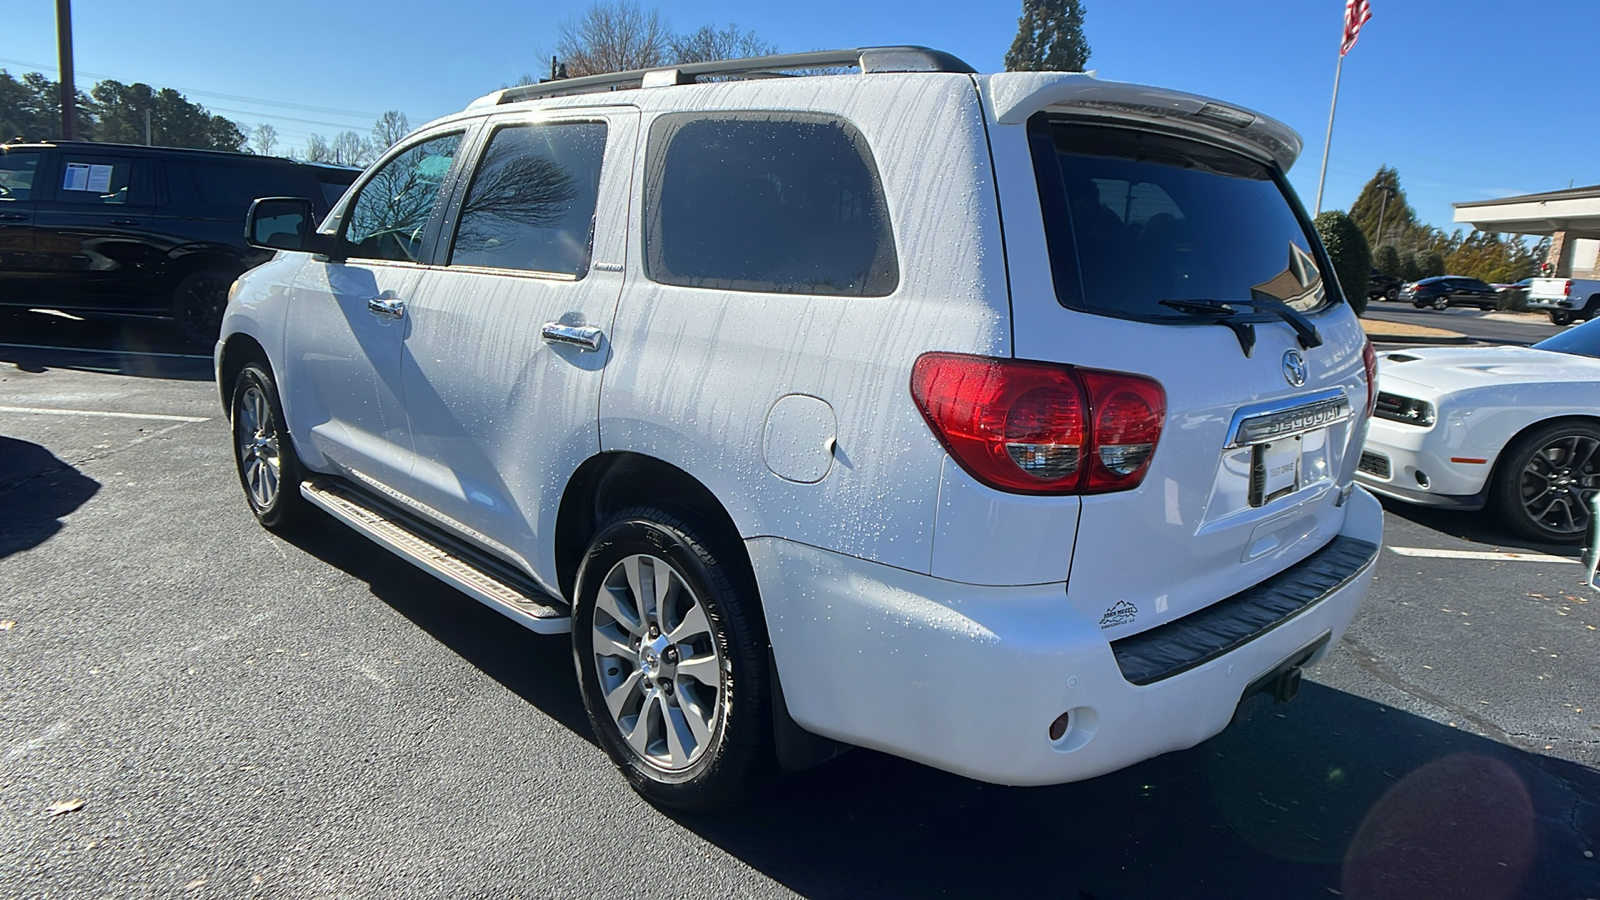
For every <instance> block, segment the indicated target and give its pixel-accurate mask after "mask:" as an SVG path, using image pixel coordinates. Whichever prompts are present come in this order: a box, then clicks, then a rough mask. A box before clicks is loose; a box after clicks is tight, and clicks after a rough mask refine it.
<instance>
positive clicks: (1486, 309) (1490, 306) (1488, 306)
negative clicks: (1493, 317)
mask: <svg viewBox="0 0 1600 900" xmlns="http://www.w3.org/2000/svg"><path fill="white" fill-rule="evenodd" d="M1478 308H1479V309H1481V310H1483V311H1484V312H1494V311H1495V309H1496V308H1497V307H1496V306H1495V305H1494V304H1493V303H1479V304H1478Z"/></svg>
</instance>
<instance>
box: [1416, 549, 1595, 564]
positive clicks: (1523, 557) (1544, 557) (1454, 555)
mask: <svg viewBox="0 0 1600 900" xmlns="http://www.w3.org/2000/svg"><path fill="white" fill-rule="evenodd" d="M1389 549H1390V550H1393V551H1394V552H1396V553H1398V554H1400V555H1401V556H1421V557H1426V558H1430V559H1487V560H1493V561H1494V562H1542V563H1572V564H1573V565H1578V561H1577V560H1575V559H1568V558H1567V557H1565V556H1551V555H1549V554H1548V553H1512V552H1490V551H1488V550H1430V549H1428V548H1427V547H1390V548H1389Z"/></svg>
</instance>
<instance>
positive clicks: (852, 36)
mask: <svg viewBox="0 0 1600 900" xmlns="http://www.w3.org/2000/svg"><path fill="white" fill-rule="evenodd" d="M640 3H641V5H642V6H644V7H646V8H650V7H652V6H654V7H655V8H657V9H659V10H660V11H661V12H662V13H663V15H665V16H666V17H667V19H668V20H669V21H670V23H671V25H672V26H673V28H674V29H675V30H677V31H692V30H694V29H696V28H698V27H699V26H701V25H705V24H714V25H717V26H719V27H721V26H726V25H728V24H730V23H732V24H737V25H739V26H740V27H741V28H745V29H748V30H752V31H754V32H756V33H757V34H758V35H759V36H761V37H762V38H763V39H765V40H767V41H769V42H771V43H773V44H776V45H777V46H778V47H779V48H780V49H781V50H783V51H787V52H799V51H804V50H816V49H827V48H835V47H858V46H870V45H885V44H921V45H925V46H929V47H935V48H938V49H941V50H946V51H949V52H951V53H953V54H955V55H956V56H959V57H961V58H962V59H965V60H966V61H967V62H968V63H970V64H971V65H972V66H973V67H974V68H976V69H978V70H979V71H980V72H996V71H1000V70H1001V69H1003V68H1004V66H1003V59H1004V56H1005V52H1006V49H1007V48H1008V47H1009V46H1010V44H1011V41H1012V38H1013V37H1015V35H1016V28H1017V16H1018V14H1019V13H1020V12H1021V0H1003V2H1002V0H965V2H955V0H806V2H802V3H784V4H768V3H749V2H744V3H738V2H732V0H694V2H685V0H658V2H655V3H652V2H650V0H640ZM1082 3H1083V6H1084V9H1085V11H1086V19H1087V21H1086V25H1085V33H1086V35H1087V37H1088V40H1089V46H1090V50H1091V54H1090V58H1089V68H1090V69H1093V70H1095V71H1096V72H1097V73H1098V76H1099V77H1100V78H1103V79H1106V80H1113V81H1131V82H1138V83H1143V84H1152V85H1159V86H1162V87H1169V88H1175V89H1178V90H1183V91H1189V92H1191V93H1197V94H1203V95H1207V96H1211V97H1215V98H1217V99H1220V100H1224V101H1227V102H1229V103H1231V104H1234V105H1238V106H1244V107H1247V108H1250V109H1254V110H1256V111H1258V112H1262V113H1265V114H1267V115H1269V116H1272V117H1274V118H1277V119H1280V120H1282V121H1284V122H1286V123H1288V124H1289V126H1290V127H1292V128H1294V129H1295V130H1296V131H1298V132H1299V133H1300V135H1301V137H1302V138H1304V140H1305V144H1306V148H1305V152H1304V153H1303V154H1302V156H1301V158H1300V161H1299V162H1298V163H1297V164H1296V165H1295V167H1294V169H1293V170H1291V172H1290V181H1291V182H1292V183H1293V185H1294V187H1295V189H1296V190H1297V191H1298V192H1299V194H1300V196H1301V198H1302V200H1303V201H1304V202H1305V205H1306V207H1307V208H1308V209H1309V208H1311V207H1312V205H1313V204H1314V203H1315V198H1316V194H1317V175H1318V169H1319V166H1320V163H1321V160H1322V147H1323V140H1324V137H1325V136H1326V135H1327V123H1328V106H1329V100H1330V97H1331V94H1332V90H1333V82H1334V65H1335V63H1336V62H1337V59H1338V45H1339V37H1340V28H1341V23H1342V16H1343V11H1344V0H1229V2H1225V3H1205V2H1196V0H1082ZM1371 4H1372V20H1371V21H1370V22H1368V23H1367V25H1366V27H1365V28H1364V29H1363V30H1362V32H1361V38H1360V41H1359V42H1358V43H1357V45H1356V47H1355V49H1354V50H1352V51H1351V52H1350V55H1349V56H1347V57H1346V58H1345V65H1344V74H1343V81H1342V84H1341V86H1340V89H1339V106H1338V116H1337V119H1336V121H1335V124H1334V129H1333V143H1332V151H1331V153H1330V155H1329V160H1328V175H1327V185H1326V188H1325V191H1324V197H1323V204H1322V206H1323V208H1324V209H1348V208H1349V206H1350V204H1351V203H1352V202H1353V201H1354V200H1355V197H1356V194H1357V193H1358V192H1359V191H1360V189H1361V186H1362V184H1364V183H1365V182H1366V181H1367V180H1368V179H1369V178H1371V177H1372V175H1373V173H1374V172H1375V171H1376V170H1377V168H1378V167H1379V166H1380V165H1389V166H1393V167H1395V168H1396V169H1398V170H1399V172H1400V178H1401V185H1402V187H1404V188H1405V190H1406V193H1407V195H1408V197H1409V199H1410V201H1411V204H1412V206H1413V207H1415V208H1416V210H1417V212H1418V214H1419V216H1420V218H1421V219H1422V220H1423V221H1424V222H1426V223H1428V224H1432V225H1436V226H1440V227H1443V228H1445V229H1446V230H1452V229H1453V228H1455V227H1457V226H1455V225H1454V224H1452V221H1451V220H1452V211H1451V207H1450V204H1451V203H1453V202H1464V201H1470V200H1484V199H1491V198H1496V197H1505V196H1513V195H1516V194H1522V193H1533V192H1538V191H1550V190H1558V189H1562V188H1566V187H1568V186H1569V185H1574V184H1575V185H1580V186H1581V185H1590V184H1596V183H1600V153H1597V152H1596V148H1597V147H1600V117H1597V115H1596V113H1597V110H1600V96H1597V93H1600V92H1597V90H1596V89H1595V87H1594V85H1595V81H1594V62H1593V60H1594V59H1595V56H1596V55H1595V52H1594V47H1595V45H1596V41H1597V39H1600V2H1597V0H1519V2H1515V3H1507V2H1504V0H1371ZM5 5H6V7H7V9H6V13H5V15H4V17H3V18H4V31H3V32H0V68H4V69H6V70H8V71H10V72H11V73H12V74H13V75H20V74H21V73H22V72H26V71H41V72H44V73H45V74H46V75H49V76H50V77H52V78H54V77H56V76H57V70H56V37H55V6H56V4H55V3H54V2H53V0H5ZM586 5H587V0H572V2H526V0H524V2H512V0H457V2H453V3H440V2H438V0H428V2H424V0H384V2H381V3H379V2H350V0H274V2H272V3H268V4H260V3H244V2H238V0H231V2H217V0H137V2H129V0H76V2H74V3H73V4H72V16H73V30H74V56H75V63H74V67H75V69H76V75H77V80H78V85H79V87H80V88H82V89H87V88H88V87H89V86H90V85H92V84H93V82H95V81H97V80H100V79H101V78H108V77H109V78H115V79H117V80H118V81H123V82H135V81H142V82H145V83H147V84H151V85H154V86H157V87H172V88H176V89H178V90H180V91H182V92H183V93H184V94H185V95H186V96H188V98H189V99H190V100H192V101H194V102H196V103H200V104H202V105H203V106H205V107H206V108H207V109H209V110H211V111H212V112H214V113H217V114H219V115H224V116H227V117H229V118H231V119H233V120H235V121H237V122H239V123H240V124H241V125H243V126H244V127H246V128H250V127H253V126H254V125H256V124H258V123H263V122H265V123H268V124H271V125H272V126H273V127H274V128H276V129H277V131H278V135H279V139H280V145H279V147H278V148H277V149H276V151H275V152H277V153H280V154H282V153H285V152H289V151H292V150H293V149H296V148H298V147H300V146H303V145H304V144H305V141H306V139H307V138H308V137H309V136H310V134H311V133H313V132H316V133H320V134H322V135H323V136H325V137H329V138H331V137H332V136H333V135H334V134H335V133H337V132H339V131H342V130H345V129H354V130H356V131H359V132H362V133H365V132H366V131H367V130H368V129H369V128H370V127H371V124H372V121H373V120H374V119H376V118H377V117H378V115H380V114H381V113H382V112H383V111H384V110H389V109H398V110H401V111H403V112H404V113H405V114H406V115H407V116H408V117H409V118H410V120H411V122H412V124H414V125H420V124H422V123H423V122H425V121H427V120H429V119H432V118H434V117H437V116H441V115H445V114H447V113H450V112H454V111H457V110H459V109H461V108H463V107H464V106H466V104H467V103H469V102H471V101H472V100H473V99H474V98H476V97H479V96H481V95H483V94H485V93H488V92H490V91H493V90H495V89H497V88H499V87H501V86H502V85H504V84H507V83H510V82H513V81H515V80H516V79H517V78H518V76H520V75H522V74H523V73H527V72H532V73H535V74H538V73H541V72H544V71H547V70H548V68H549V58H550V48H551V47H552V46H553V45H554V44H555V39H556V35H557V32H558V30H559V28H560V25H561V24H562V23H563V22H565V21H569V20H571V19H572V18H573V17H575V16H576V15H577V14H579V13H580V12H581V11H582V10H583V8H584V7H585V6H586ZM1586 85H1587V86H1588V87H1585V86H1586Z"/></svg>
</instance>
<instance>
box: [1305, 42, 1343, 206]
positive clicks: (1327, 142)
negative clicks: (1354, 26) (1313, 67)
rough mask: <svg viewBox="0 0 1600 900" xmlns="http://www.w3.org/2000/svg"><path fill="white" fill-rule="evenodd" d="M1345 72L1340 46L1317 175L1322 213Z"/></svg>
mask: <svg viewBox="0 0 1600 900" xmlns="http://www.w3.org/2000/svg"><path fill="white" fill-rule="evenodd" d="M1343 72H1344V48H1343V47H1342V46H1341V47H1340V48H1339V64H1338V65H1336V66H1334V67H1333V102H1332V103H1331V104H1329V105H1328V136H1327V137H1326V138H1324V139H1323V141H1322V174H1320V175H1318V176H1317V211H1316V212H1314V213H1312V214H1311V215H1312V216H1313V217H1315V216H1319V215H1321V214H1322V186H1323V184H1325V183H1326V182H1327V180H1328V148H1329V147H1331V146H1332V145H1333V113H1334V111H1335V110H1337V109H1338V108H1339V76H1340V75H1341V74H1342V73H1343Z"/></svg>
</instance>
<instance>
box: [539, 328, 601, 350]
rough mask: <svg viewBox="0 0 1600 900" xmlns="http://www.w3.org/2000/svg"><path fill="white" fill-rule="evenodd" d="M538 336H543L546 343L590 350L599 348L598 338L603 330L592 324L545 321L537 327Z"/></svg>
mask: <svg viewBox="0 0 1600 900" xmlns="http://www.w3.org/2000/svg"><path fill="white" fill-rule="evenodd" d="M539 337H542V338H544V342H545V343H546V344H569V345H571V346H573V347H577V348H578V349H579V350H588V351H591V352H592V351H595V350H599V349H600V339H601V338H603V337H605V332H603V331H601V330H600V329H598V328H596V327H594V326H593V325H563V324H561V323H560V322H546V323H544V327H543V328H541V329H539Z"/></svg>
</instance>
